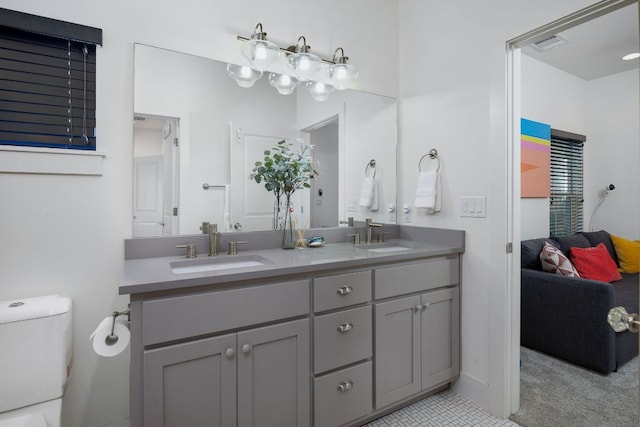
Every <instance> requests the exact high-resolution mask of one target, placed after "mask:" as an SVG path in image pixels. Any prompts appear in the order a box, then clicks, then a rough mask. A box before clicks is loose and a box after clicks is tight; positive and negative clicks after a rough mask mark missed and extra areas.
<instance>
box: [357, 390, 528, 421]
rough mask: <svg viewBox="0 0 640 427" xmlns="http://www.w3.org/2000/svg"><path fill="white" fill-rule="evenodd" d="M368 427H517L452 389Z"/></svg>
mask: <svg viewBox="0 0 640 427" xmlns="http://www.w3.org/2000/svg"><path fill="white" fill-rule="evenodd" d="M367 426H368V427H442V426H450V427H463V426H474V427H517V426H518V424H516V423H514V422H512V421H509V420H501V419H499V418H496V417H494V416H493V415H491V414H489V413H488V412H487V411H485V410H484V409H482V408H481V407H479V406H478V405H476V404H475V403H473V402H471V401H469V400H467V399H465V398H463V397H462V396H460V395H458V394H456V393H454V392H453V391H451V390H445V391H443V392H441V393H438V394H434V395H433V396H429V397H427V398H425V399H423V400H421V401H419V402H416V403H414V404H413V405H410V406H407V407H406V408H402V409H400V410H398V411H396V412H393V413H391V414H389V415H387V416H386V417H383V418H380V419H378V420H375V421H373V422H371V423H369V424H367Z"/></svg>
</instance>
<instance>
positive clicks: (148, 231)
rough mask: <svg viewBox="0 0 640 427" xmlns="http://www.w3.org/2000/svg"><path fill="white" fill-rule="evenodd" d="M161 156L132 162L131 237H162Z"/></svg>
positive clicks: (162, 160) (138, 158)
mask: <svg viewBox="0 0 640 427" xmlns="http://www.w3.org/2000/svg"><path fill="white" fill-rule="evenodd" d="M163 164H164V158H163V156H147V157H136V158H134V160H133V204H134V206H133V237H150V236H162V232H163V227H164V223H163V217H162V212H163V209H162V200H163V197H162V195H163V175H164V174H163V170H164V167H163Z"/></svg>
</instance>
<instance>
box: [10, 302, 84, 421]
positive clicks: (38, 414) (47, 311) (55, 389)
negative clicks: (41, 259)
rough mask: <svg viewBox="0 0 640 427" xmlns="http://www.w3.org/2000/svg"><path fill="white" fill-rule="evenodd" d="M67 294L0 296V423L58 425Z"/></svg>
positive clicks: (67, 342)
mask: <svg viewBox="0 0 640 427" xmlns="http://www.w3.org/2000/svg"><path fill="white" fill-rule="evenodd" d="M70 367H71V299H69V298H66V297H60V296H58V295H49V296H43V297H34V298H24V299H19V300H12V301H0V427H9V426H10V427H60V412H61V409H62V395H63V393H64V388H65V386H66V384H67V378H68V377H69V369H70Z"/></svg>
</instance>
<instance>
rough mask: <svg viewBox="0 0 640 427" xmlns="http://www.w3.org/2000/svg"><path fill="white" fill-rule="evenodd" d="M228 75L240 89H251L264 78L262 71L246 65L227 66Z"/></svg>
mask: <svg viewBox="0 0 640 427" xmlns="http://www.w3.org/2000/svg"><path fill="white" fill-rule="evenodd" d="M227 74H229V77H231V78H232V79H234V80H235V81H236V83H238V86H240V87H251V86H253V84H254V83H255V82H256V81H257V80H258V79H259V78H260V77H262V71H258V70H254V69H253V68H251V67H248V66H246V65H236V64H227Z"/></svg>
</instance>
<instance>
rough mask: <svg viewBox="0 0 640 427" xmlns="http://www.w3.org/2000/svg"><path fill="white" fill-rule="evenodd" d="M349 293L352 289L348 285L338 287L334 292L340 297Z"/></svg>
mask: <svg viewBox="0 0 640 427" xmlns="http://www.w3.org/2000/svg"><path fill="white" fill-rule="evenodd" d="M351 292H353V288H352V287H351V286H348V285H344V286H340V287H339V288H338V290H337V291H336V293H337V294H338V295H340V296H345V295H349V294H350V293H351Z"/></svg>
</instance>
